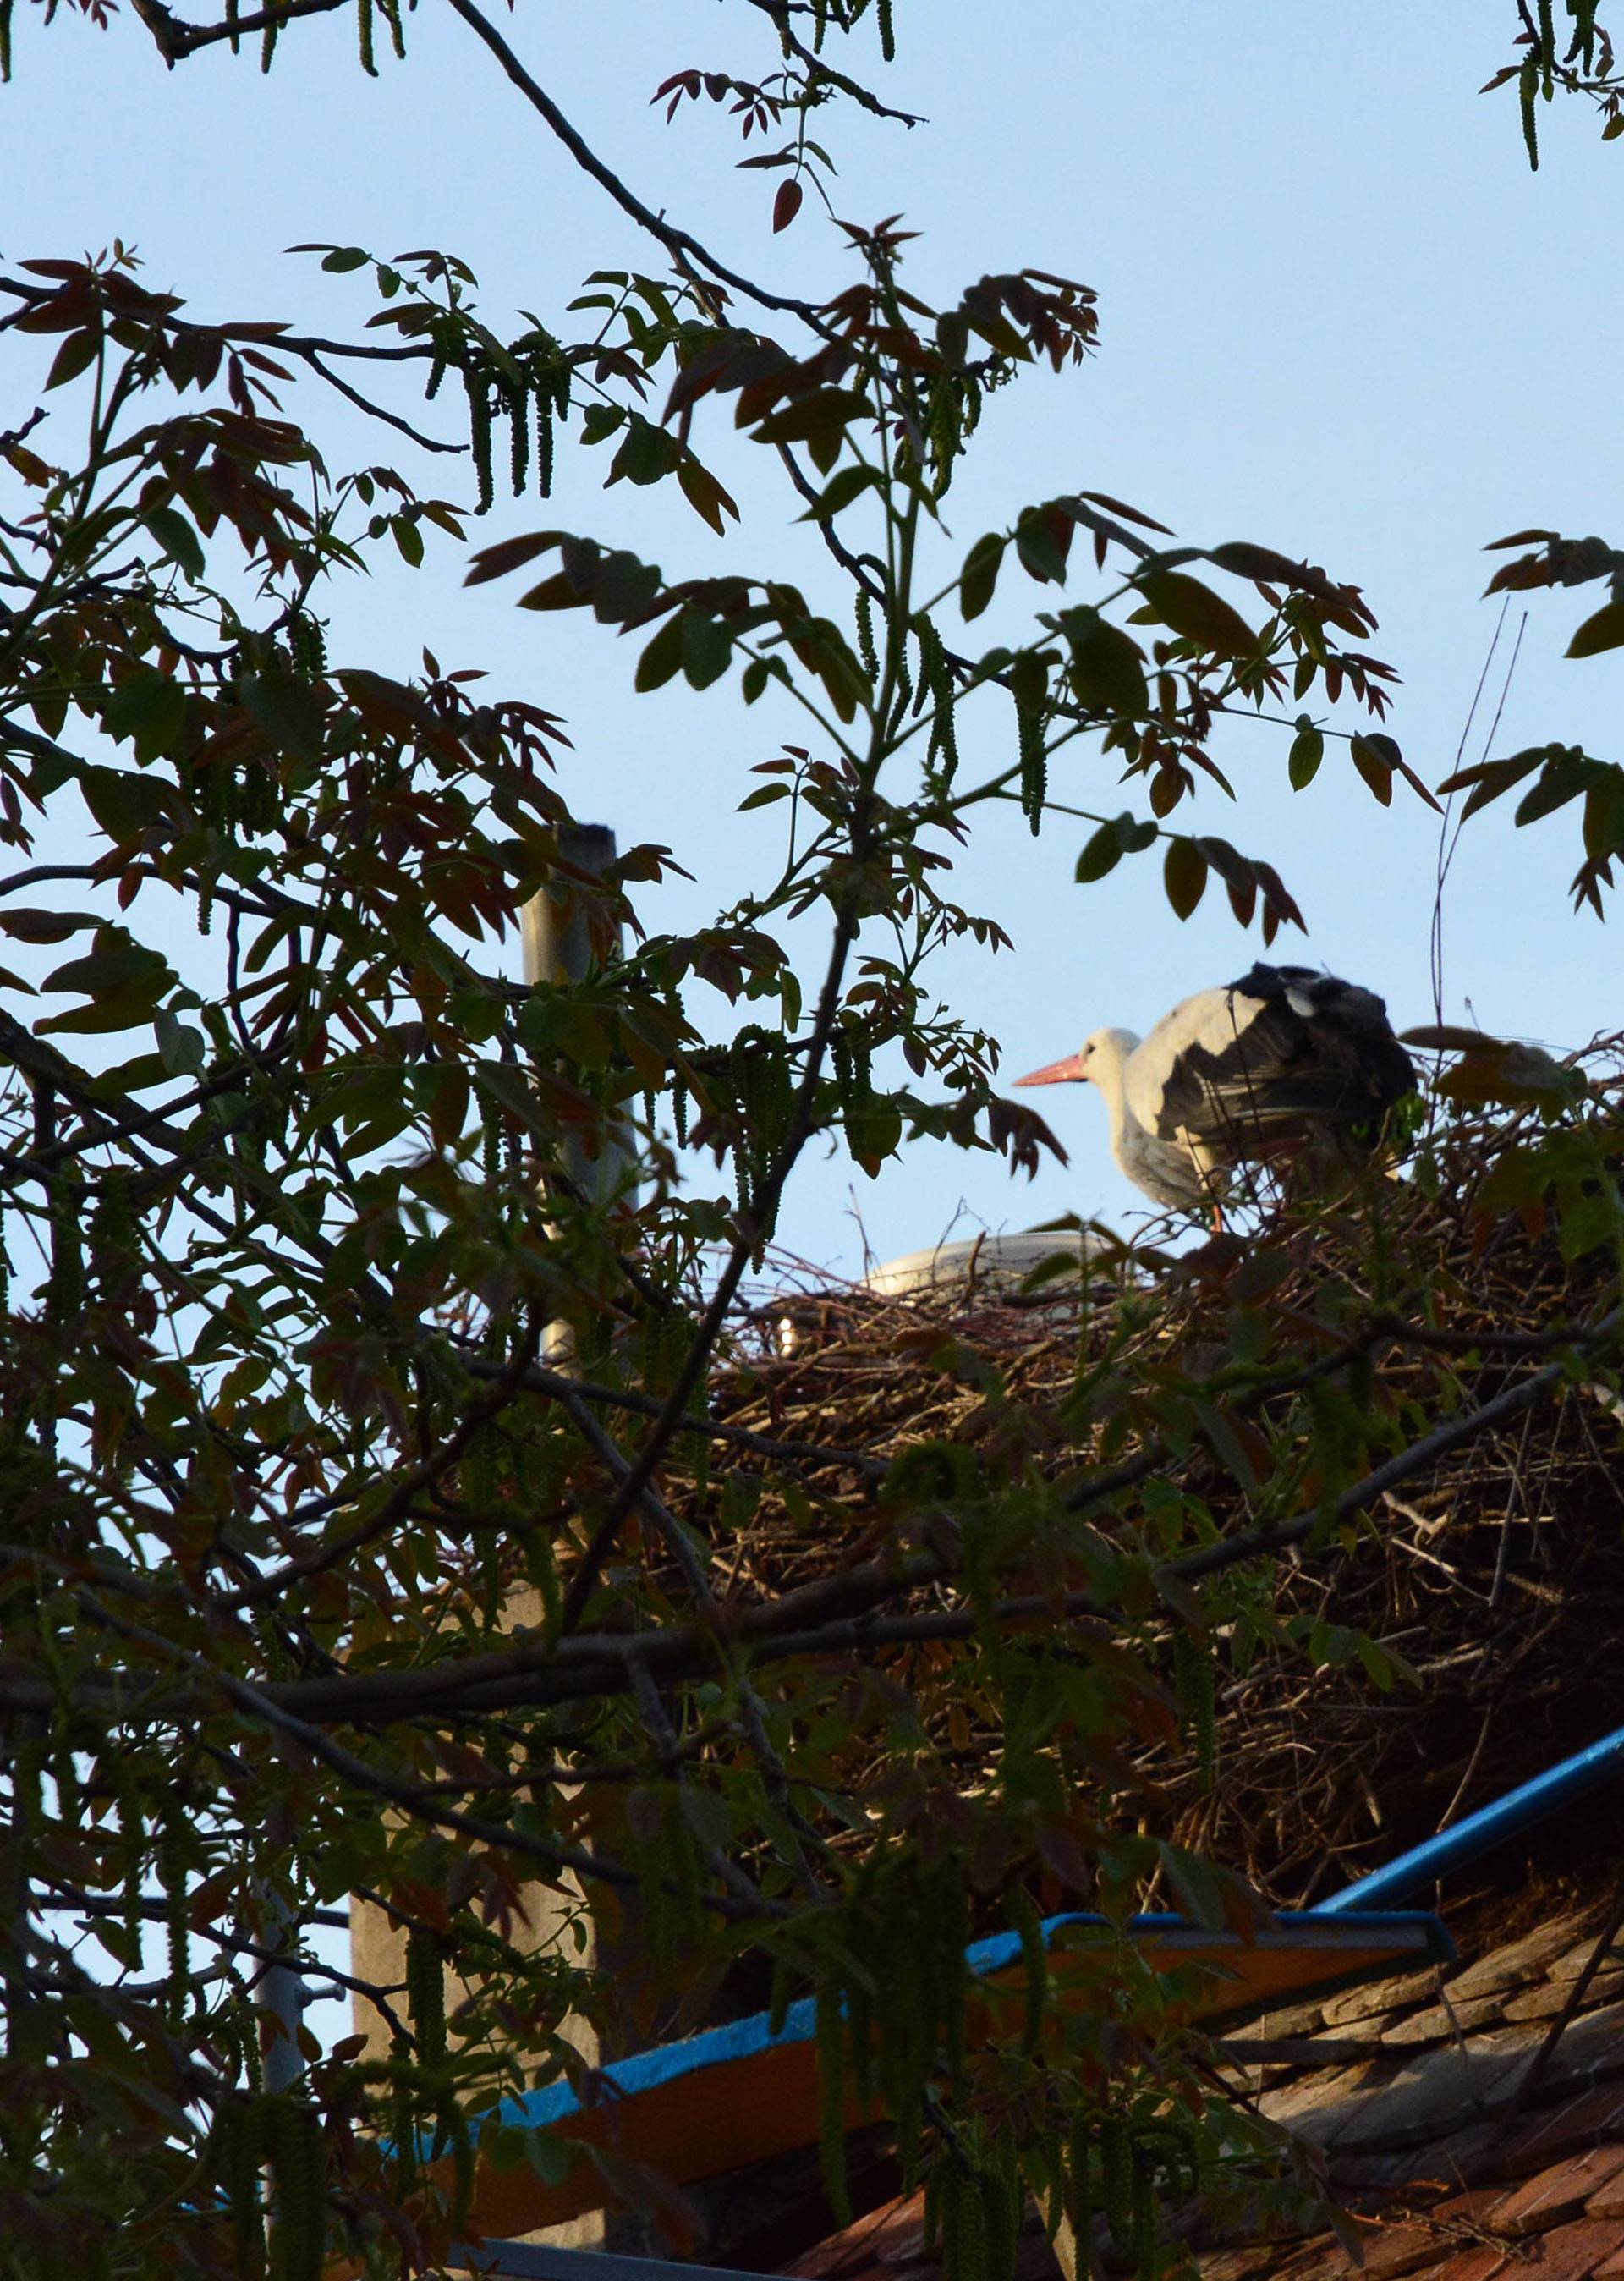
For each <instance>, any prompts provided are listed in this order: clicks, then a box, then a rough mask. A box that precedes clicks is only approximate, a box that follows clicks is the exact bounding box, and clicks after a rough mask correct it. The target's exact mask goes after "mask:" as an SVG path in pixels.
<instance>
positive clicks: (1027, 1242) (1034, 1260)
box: [863, 1227, 1099, 1300]
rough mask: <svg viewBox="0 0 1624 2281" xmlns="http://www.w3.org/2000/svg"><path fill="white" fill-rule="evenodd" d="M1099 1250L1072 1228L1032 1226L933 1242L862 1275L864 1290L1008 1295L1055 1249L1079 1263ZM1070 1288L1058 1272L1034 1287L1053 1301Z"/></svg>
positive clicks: (890, 1295) (898, 1294)
mask: <svg viewBox="0 0 1624 2281" xmlns="http://www.w3.org/2000/svg"><path fill="white" fill-rule="evenodd" d="M1097 1249H1099V1246H1098V1244H1097V1241H1096V1239H1095V1238H1094V1237H1093V1236H1091V1235H1089V1233H1087V1232H1086V1230H1084V1229H1082V1228H1077V1227H1033V1228H1027V1229H1024V1230H1023V1231H1022V1232H1021V1233H1020V1234H1018V1235H978V1236H975V1237H974V1238H972V1239H971V1241H968V1242H966V1243H938V1244H934V1245H933V1246H932V1247H931V1249H929V1250H928V1251H907V1252H904V1254H903V1256H902V1257H901V1258H900V1259H888V1260H887V1262H886V1264H885V1265H884V1266H883V1267H876V1268H875V1269H874V1272H873V1273H872V1274H870V1275H866V1276H865V1277H864V1279H863V1286H864V1288H865V1289H866V1290H868V1291H873V1292H874V1293H875V1294H876V1295H878V1296H880V1297H881V1298H887V1299H899V1298H907V1297H911V1296H912V1295H915V1294H920V1295H922V1294H924V1293H927V1292H932V1291H939V1292H943V1293H944V1294H945V1293H947V1292H950V1291H951V1292H962V1291H966V1290H974V1291H976V1292H978V1293H980V1294H981V1295H984V1296H985V1297H987V1298H989V1299H995V1300H996V1299H1012V1298H1017V1297H1019V1296H1020V1287H1021V1285H1022V1284H1023V1283H1024V1282H1025V1281H1026V1279H1027V1277H1028V1275H1030V1274H1031V1272H1032V1271H1033V1269H1034V1268H1035V1267H1040V1266H1042V1265H1043V1262H1044V1261H1045V1260H1049V1259H1053V1258H1054V1257H1055V1256H1056V1255H1057V1253H1068V1254H1069V1255H1070V1256H1072V1257H1073V1258H1074V1259H1076V1260H1079V1261H1081V1260H1084V1259H1089V1258H1091V1257H1092V1256H1093V1255H1094V1254H1095V1252H1096V1251H1097ZM1072 1287H1073V1285H1072V1279H1071V1277H1070V1276H1069V1275H1058V1276H1056V1277H1055V1278H1054V1279H1053V1280H1051V1281H1047V1282H1044V1283H1042V1284H1040V1285H1039V1287H1038V1289H1037V1291H1036V1292H1035V1294H1034V1296H1035V1297H1037V1298H1047V1299H1059V1298H1063V1297H1065V1296H1066V1295H1068V1294H1069V1292H1070V1291H1071V1289H1072Z"/></svg>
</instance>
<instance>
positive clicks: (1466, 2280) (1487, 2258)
mask: <svg viewBox="0 0 1624 2281" xmlns="http://www.w3.org/2000/svg"><path fill="white" fill-rule="evenodd" d="M1504 2264H1505V2251H1504V2250H1503V2249H1497V2248H1495V2247H1494V2246H1492V2244H1485V2245H1484V2246H1482V2248H1479V2249H1461V2250H1457V2252H1456V2253H1455V2254H1454V2255H1453V2256H1452V2257H1446V2258H1445V2259H1444V2261H1443V2264H1442V2265H1435V2266H1434V2268H1433V2269H1432V2272H1431V2274H1430V2276H1429V2277H1428V2281H1489V2275H1490V2274H1491V2273H1497V2272H1498V2270H1499V2269H1500V2267H1501V2266H1502V2265H1504Z"/></svg>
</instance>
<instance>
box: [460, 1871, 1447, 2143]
mask: <svg viewBox="0 0 1624 2281" xmlns="http://www.w3.org/2000/svg"><path fill="white" fill-rule="evenodd" d="M1074 1925H1082V1926H1088V1927H1089V1928H1091V1929H1095V1930H1097V1931H1100V1932H1109V1931H1112V1930H1113V1929H1117V1928H1114V1927H1113V1926H1112V1924H1111V1921H1110V1920H1109V1919H1108V1918H1105V1917H1100V1916H1090V1915H1088V1914H1081V1913H1074V1914H1067V1915H1065V1916H1058V1917H1050V1918H1049V1919H1048V1920H1047V1921H1046V1922H1045V1923H1044V1925H1043V1945H1044V1946H1045V1948H1048V1947H1051V1946H1052V1945H1053V1942H1054V1938H1055V1936H1056V1934H1057V1933H1060V1932H1064V1931H1066V1930H1067V1929H1069V1928H1070V1927H1072V1926H1074ZM1416 1929H1424V1944H1425V1953H1426V1954H1427V1955H1428V1956H1431V1957H1437V1958H1448V1957H1450V1956H1451V1955H1452V1953H1453V1951H1452V1950H1451V1947H1450V1944H1449V1937H1448V1935H1447V1934H1446V1933H1445V1932H1444V1930H1443V1926H1442V1925H1440V1924H1439V1922H1438V1921H1437V1919H1436V1918H1435V1917H1431V1916H1426V1915H1418V1914H1415V1913H1413V1912H1411V1911H1401V1912H1397V1913H1390V1914H1389V1913H1386V1912H1381V1911H1377V1910H1374V1909H1373V1910H1370V1911H1368V1912H1364V1911H1362V1912H1361V1913H1360V1915H1359V1920H1358V1926H1357V1927H1355V1926H1352V1925H1350V1926H1349V1927H1348V1928H1347V1929H1346V1931H1345V1933H1343V1934H1342V1936H1341V1941H1340V1942H1337V1943H1331V1944H1328V1942H1327V1935H1328V1933H1329V1932H1330V1930H1331V1928H1330V1927H1329V1926H1328V1924H1327V1923H1326V1922H1325V1921H1324V1918H1323V1915H1322V1913H1320V1912H1319V1911H1301V1910H1290V1911H1282V1912H1281V1914H1280V1915H1278V1916H1276V1917H1275V1918H1274V1919H1273V1920H1272V1921H1270V1922H1269V1923H1267V1924H1266V1925H1265V1926H1264V1927H1262V1928H1261V1929H1259V1931H1258V1935H1257V1937H1256V1945H1257V1946H1258V1947H1260V1948H1272V1947H1278V1948H1289V1947H1296V1946H1298V1945H1346V1946H1347V1947H1349V1948H1355V1947H1360V1946H1364V1945H1367V1943H1368V1938H1369V1936H1370V1935H1371V1934H1372V1933H1380V1932H1382V1931H1389V1932H1413V1931H1415V1930H1416ZM1120 1930H1121V1932H1122V1934H1123V1935H1124V1937H1128V1938H1133V1937H1138V1936H1145V1935H1159V1936H1161V1937H1163V1938H1164V1939H1165V1938H1167V1937H1171V1936H1177V1935H1179V1934H1184V1935H1185V1936H1187V1937H1188V1938H1189V1943H1190V1945H1192V1946H1195V1945H1200V1946H1203V1947H1210V1946H1212V1945H1213V1944H1214V1942H1215V1940H1216V1941H1218V1942H1220V1943H1221V1940H1222V1936H1221V1935H1218V1936H1214V1935H1213V1934H1212V1933H1209V1932H1205V1931H1203V1930H1202V1929H1201V1928H1200V1927H1199V1926H1198V1925H1192V1924H1191V1923H1190V1922H1189V1920H1188V1919H1187V1918H1184V1917H1178V1916H1142V1917H1132V1918H1130V1919H1129V1920H1128V1922H1127V1924H1126V1925H1124V1926H1122V1927H1121V1928H1120ZM1305 1934H1306V1935H1307V1936H1308V1942H1307V1943H1306V1944H1305V1941H1304V1936H1305ZM1235 1945H1236V1946H1239V1945H1242V1944H1241V1943H1240V1941H1239V1938H1238V1937H1236V1940H1235ZM1417 1960H1418V1962H1419V1961H1420V1956H1419V1954H1418V1958H1417ZM965 1961H966V1964H968V1966H969V1967H970V1969H971V1970H972V1972H974V1973H976V1974H977V1975H978V1976H979V1975H985V1974H988V1973H996V1972H1004V1971H1007V1970H1008V1969H1009V1968H1010V1967H1011V1966H1012V1965H1015V1964H1019V1963H1020V1935H1019V1934H1018V1933H1012V1932H1007V1933H995V1934H994V1935H993V1936H992V1937H991V1938H990V1939H989V1940H978V1941H977V1942H976V1943H975V1944H974V1946H973V1947H971V1948H967V1949H966V1951H965ZM816 2009H817V2007H816V2004H815V2001H814V1999H812V1997H810V1996H804V1997H803V1998H802V1999H801V2000H800V2002H799V2003H798V2004H792V2005H791V2006H790V2007H789V2011H788V2012H787V2013H786V2014H785V2016H784V2022H783V2025H782V2026H781V2028H780V2029H779V2030H778V2032H777V2034H776V2035H774V2033H773V2032H772V2028H771V2015H770V2014H767V2013H766V2012H756V2013H752V2014H750V2017H749V2018H747V2019H743V2020H729V2021H728V2022H726V2024H725V2025H723V2026H722V2027H720V2028H707V2029H705V2030H704V2032H703V2033H702V2034H700V2035H697V2036H689V2037H685V2038H684V2040H683V2041H682V2042H681V2043H675V2044H661V2045H658V2046H657V2047H656V2048H655V2049H654V2050H652V2051H646V2052H638V2053H635V2054H634V2055H633V2056H632V2057H631V2058H630V2059H624V2060H614V2061H611V2063H610V2064H609V2066H607V2067H606V2068H604V2069H603V2070H602V2072H601V2074H600V2076H599V2082H600V2084H607V2085H608V2086H609V2087H610V2088H611V2089H612V2091H613V2092H618V2093H619V2095H620V2097H621V2098H623V2099H634V2098H635V2097H636V2096H637V2095H638V2094H639V2093H640V2092H649V2091H655V2090H658V2088H659V2087H660V2085H661V2084H668V2083H674V2082H677V2081H679V2080H680V2079H681V2077H682V2076H689V2075H697V2074H699V2073H700V2072H701V2071H702V2070H703V2069H704V2068H715V2067H725V2066H727V2064H728V2063H729V2062H730V2061H736V2060H748V2059H754V2058H755V2057H756V2056H757V2054H758V2053H761V2052H765V2051H774V2050H776V2049H778V2048H779V2047H780V2046H781V2045H786V2044H804V2043H810V2042H811V2040H812V2034H813V2030H814V2025H815V2020H816ZM580 2106H581V2102H580V2100H579V2099H577V2097H576V2095H575V2092H574V2091H573V2088H572V2086H571V2085H570V2084H567V2083H555V2084H549V2085H548V2086H547V2088H546V2089H545V2090H544V2091H533V2092H527V2094H526V2095H525V2096H524V2097H523V2098H520V2099H504V2100H503V2102H502V2104H501V2106H500V2107H498V2108H497V2110H496V2112H497V2115H498V2117H499V2119H500V2120H501V2121H502V2122H505V2123H510V2124H512V2125H514V2126H516V2127H517V2128H518V2129H520V2130H547V2129H549V2128H550V2126H551V2125H553V2124H555V2123H558V2122H563V2121H565V2119H566V2117H567V2116H569V2115H575V2114H577V2113H579V2112H580Z"/></svg>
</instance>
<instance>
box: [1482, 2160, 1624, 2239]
mask: <svg viewBox="0 0 1624 2281" xmlns="http://www.w3.org/2000/svg"><path fill="white" fill-rule="evenodd" d="M1619 2169H1624V2146H1592V2147H1591V2148H1590V2149H1589V2152H1588V2153H1583V2154H1570V2155H1569V2156H1568V2157H1567V2159H1566V2161H1561V2162H1553V2163H1552V2164H1551V2168H1550V2169H1545V2170H1540V2171H1538V2172H1536V2174H1535V2176H1534V2177H1531V2178H1528V2179H1526V2180H1525V2181H1524V2182H1523V2184H1521V2185H1520V2186H1514V2187H1513V2188H1512V2191H1511V2192H1510V2193H1508V2194H1503V2195H1502V2196H1501V2198H1500V2200H1498V2201H1497V2203H1496V2204H1495V2206H1494V2208H1493V2210H1492V2211H1491V2212H1490V2214H1489V2226H1490V2227H1491V2229H1492V2230H1493V2231H1495V2232H1497V2233H1507V2234H1510V2235H1511V2236H1512V2238H1513V2239H1515V2238H1517V2237H1518V2236H1520V2235H1522V2234H1526V2233H1543V2232H1545V2231H1547V2230H1548V2229H1549V2228H1550V2227H1551V2226H1553V2225H1560V2224H1561V2223H1563V2222H1564V2220H1565V2219H1567V2218H1574V2217H1578V2216H1579V2215H1581V2214H1582V2212H1583V2211H1584V2210H1585V2209H1586V2208H1587V2207H1588V2205H1589V2201H1590V2198H1591V2196H1592V2195H1593V2194H1595V2193H1596V2192H1597V2191H1598V2190H1599V2189H1600V2188H1601V2187H1603V2186H1605V2184H1606V2183H1607V2181H1608V2180H1609V2179H1610V2178H1611V2177H1612V2176H1613V2173H1614V2172H1615V2171H1617V2170H1619ZM1592 2215H1596V2216H1606V2215H1609V2213H1608V2212H1606V2211H1595V2212H1592ZM1619 2215H1624V2211H1620V2213H1619Z"/></svg>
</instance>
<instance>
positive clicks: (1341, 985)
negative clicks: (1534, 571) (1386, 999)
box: [1019, 963, 1416, 1210]
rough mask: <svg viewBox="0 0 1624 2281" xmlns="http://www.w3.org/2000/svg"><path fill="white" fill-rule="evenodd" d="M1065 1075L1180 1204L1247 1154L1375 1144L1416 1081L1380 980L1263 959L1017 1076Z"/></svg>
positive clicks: (1219, 1181) (1213, 1190) (1127, 1152)
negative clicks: (1097, 1095) (1157, 1014)
mask: <svg viewBox="0 0 1624 2281" xmlns="http://www.w3.org/2000/svg"><path fill="white" fill-rule="evenodd" d="M1067 1079H1083V1080H1086V1081H1087V1082H1089V1083H1090V1084H1093V1085H1097V1086H1098V1087H1099V1089H1100V1091H1101V1092H1102V1093H1103V1094H1104V1096H1105V1104H1106V1107H1107V1109H1108V1110H1109V1111H1110V1115H1111V1147H1112V1155H1113V1156H1115V1158H1116V1160H1117V1162H1118V1164H1120V1166H1121V1168H1122V1170H1123V1171H1125V1172H1126V1173H1127V1175H1128V1179H1130V1180H1132V1181H1133V1183H1134V1184H1135V1187H1139V1188H1143V1191H1144V1193H1145V1194H1146V1195H1149V1196H1151V1197H1153V1198H1154V1199H1155V1201H1156V1202H1158V1204H1165V1205H1166V1206H1167V1207H1169V1208H1170V1209H1172V1210H1195V1209H1198V1208H1199V1207H1200V1206H1202V1205H1203V1204H1206V1203H1213V1204H1216V1202H1218V1201H1219V1199H1220V1197H1221V1195H1222V1194H1223V1192H1224V1190H1225V1188H1226V1187H1227V1186H1228V1182H1229V1180H1230V1179H1231V1177H1232V1176H1233V1174H1234V1171H1235V1168H1236V1166H1237V1165H1239V1164H1243V1163H1245V1162H1248V1161H1249V1160H1255V1159H1257V1158H1258V1157H1262V1156H1270V1155H1272V1154H1273V1153H1274V1151H1275V1150H1276V1149H1277V1148H1281V1147H1289V1146H1292V1145H1295V1144H1298V1143H1301V1142H1302V1141H1304V1140H1306V1139H1308V1138H1310V1137H1312V1136H1314V1135H1323V1136H1326V1137H1328V1138H1330V1139H1331V1140H1336V1141H1341V1142H1343V1143H1345V1142H1348V1141H1350V1140H1354V1141H1358V1140H1364V1143H1365V1145H1366V1147H1367V1146H1368V1145H1369V1140H1371V1139H1374V1136H1375V1135H1376V1134H1377V1133H1379V1132H1380V1130H1381V1126H1382V1119H1383V1118H1384V1117H1385V1116H1386V1114H1387V1111H1388V1110H1389V1108H1390V1107H1391V1106H1392V1104H1393V1102H1396V1101H1397V1100H1398V1099H1399V1098H1400V1097H1401V1096H1402V1095H1403V1094H1405V1093H1407V1092H1410V1091H1412V1090H1413V1088H1414V1086H1415V1081H1416V1080H1415V1071H1414V1068H1413V1065H1412V1063H1411V1061H1410V1057H1409V1055H1407V1054H1406V1053H1405V1050H1404V1048H1403V1047H1402V1046H1400V1044H1399V1043H1398V1041H1397V1039H1396V1038H1395V1037H1394V1035H1393V1032H1392V1031H1391V1029H1390V1028H1389V1026H1388V1020H1387V1009H1386V1007H1385V1006H1384V1005H1383V1003H1382V1000H1381V999H1380V998H1378V997H1377V996H1376V995H1375V994H1374V992H1373V991H1369V990H1364V989H1361V988H1360V987H1359V986H1358V984H1356V983H1351V982H1343V981H1340V980H1338V978H1336V977H1335V975H1330V974H1317V973H1315V972H1314V970H1312V968H1311V967H1304V966H1265V965H1263V964H1261V963H1259V964H1258V965H1256V966H1254V967H1253V968H1252V969H1251V972H1250V973H1248V974H1245V975H1243V977H1242V978H1241V979H1240V980H1239V981H1238V982H1232V983H1227V984H1224V985H1222V986H1220V987H1219V988H1218V989H1215V990H1197V992H1196V993H1195V994H1194V995H1193V996H1192V997H1189V998H1186V999H1183V1000H1182V1001H1181V1002H1180V1003H1179V1004H1178V1005H1177V1006H1175V1007H1174V1009H1173V1011H1172V1012H1171V1013H1170V1014H1165V1015H1164V1016H1163V1017H1162V1018H1161V1020H1160V1021H1159V1022H1158V1023H1157V1025H1156V1026H1155V1028H1154V1029H1152V1030H1151V1032H1150V1034H1149V1035H1148V1036H1147V1037H1145V1038H1143V1039H1141V1038H1137V1037H1135V1034H1134V1032H1132V1031H1131V1030H1117V1029H1111V1030H1096V1031H1095V1032H1094V1034H1093V1036H1092V1037H1090V1038H1089V1040H1088V1041H1087V1042H1086V1044H1085V1045H1084V1046H1083V1048H1082V1050H1081V1053H1079V1054H1074V1055H1072V1056H1071V1057H1070V1058H1069V1059H1067V1060H1066V1061H1062V1062H1054V1063H1051V1064H1050V1066H1049V1067H1048V1068H1047V1069H1042V1070H1035V1071H1033V1072H1032V1074H1031V1075H1030V1076H1029V1077H1024V1078H1022V1079H1020V1080H1019V1081H1020V1084H1022V1085H1053V1084H1057V1083H1062V1082H1065V1081H1066V1080H1067Z"/></svg>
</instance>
